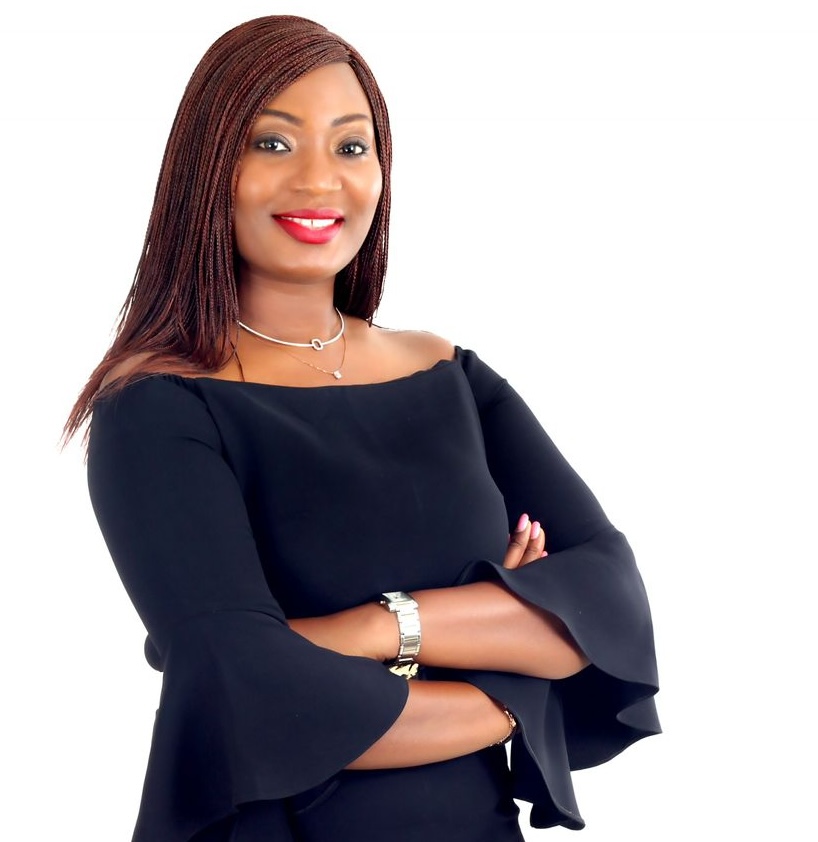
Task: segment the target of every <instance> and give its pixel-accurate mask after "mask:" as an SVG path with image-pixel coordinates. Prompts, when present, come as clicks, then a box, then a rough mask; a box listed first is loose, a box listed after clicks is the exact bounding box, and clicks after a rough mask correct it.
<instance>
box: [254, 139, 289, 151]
mask: <svg viewBox="0 0 818 842" xmlns="http://www.w3.org/2000/svg"><path fill="white" fill-rule="evenodd" d="M253 148H254V149H260V150H261V151H262V152H291V151H292V150H291V149H290V147H289V145H288V144H287V142H286V141H285V140H284V139H283V138H281V137H279V136H278V135H266V136H265V137H260V138H258V139H257V140H255V141H254V142H253Z"/></svg>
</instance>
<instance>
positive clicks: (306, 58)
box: [63, 15, 392, 442]
mask: <svg viewBox="0 0 818 842" xmlns="http://www.w3.org/2000/svg"><path fill="white" fill-rule="evenodd" d="M333 62H345V63H347V64H349V65H350V67H351V68H352V69H353V71H354V72H355V74H356V76H357V77H358V80H359V82H360V84H361V87H362V88H363V90H364V93H365V94H366V97H367V99H368V100H369V105H370V107H371V109H372V114H373V117H374V120H375V140H376V144H377V151H378V159H379V161H380V165H381V170H382V173H383V190H382V193H381V198H380V202H379V204H378V207H377V210H376V212H375V218H374V221H373V223H372V227H371V228H370V230H369V233H368V235H367V237H366V239H365V240H364V243H363V245H362V246H361V249H360V251H359V252H358V254H357V256H356V257H355V258H354V259H353V260H352V262H351V263H350V264H349V265H348V266H346V267H345V268H344V269H342V270H341V272H339V274H338V276H337V278H336V281H335V305H336V306H337V307H338V308H339V309H340V310H342V311H343V312H345V313H348V314H350V315H353V316H359V317H361V318H363V319H366V320H368V321H370V322H371V320H372V317H373V315H374V314H375V311H376V309H377V307H378V304H379V303H380V300H381V294H382V290H383V279H384V275H385V272H386V260H387V247H388V234H389V230H388V229H389V208H390V170H391V164H392V139H391V134H390V131H389V117H388V114H387V110H386V104H385V103H384V100H383V96H382V94H381V92H380V89H379V88H378V84H377V82H376V81H375V78H374V76H373V75H372V72H371V71H370V69H369V67H368V66H367V65H366V63H365V62H364V60H363V58H362V57H361V56H360V55H359V53H358V52H357V51H356V50H355V49H354V48H353V47H351V46H350V45H349V44H348V43H347V42H346V41H344V40H342V39H341V38H339V37H338V36H337V35H335V34H333V33H331V32H329V31H328V30H327V29H326V28H324V27H323V26H321V25H320V24H317V23H314V22H313V21H310V20H306V19H304V18H299V17H294V16H290V15H273V16H269V17H263V18H257V19H255V20H251V21H248V22H246V23H243V24H241V25H239V26H237V27H235V28H234V29H231V30H230V31H229V32H226V33H225V34H224V35H223V36H222V37H221V38H219V39H218V40H217V41H216V42H215V43H214V44H213V45H212V46H211V47H210V48H209V49H208V50H207V52H206V53H205V55H204V56H203V57H202V60H201V61H200V62H199V64H198V66H197V67H196V69H195V70H194V71H193V75H192V76H191V78H190V81H189V82H188V85H187V88H186V89H185V92H184V94H183V96H182V100H181V102H180V104H179V110H178V111H177V113H176V118H175V120H174V122H173V126H172V128H171V130H170V136H169V137H168V142H167V146H166V148H165V154H164V158H163V160H162V166H161V169H160V172H159V178H158V181H157V185H156V193H155V195H154V201H153V208H152V210H151V214H150V219H149V221H148V228H147V233H146V235H145V243H144V246H143V249H142V255H141V257H140V259H139V263H138V264H137V269H136V274H135V277H134V282H133V285H132V286H131V289H130V292H129V293H128V296H127V298H126V300H125V304H124V305H123V307H122V310H121V311H120V314H119V321H118V324H117V329H116V334H115V337H114V340H113V342H112V344H111V346H110V348H109V349H108V351H107V353H106V354H105V356H104V357H103V359H102V362H100V363H99V365H98V366H97V367H96V368H95V369H94V371H93V373H92V374H91V377H90V378H89V380H88V382H87V384H86V385H85V388H84V389H83V390H82V392H81V393H80V395H79V398H78V399H77V402H76V403H75V404H74V407H73V409H72V410H71V414H70V415H69V417H68V420H67V421H66V424H65V429H64V435H63V440H64V441H65V442H67V441H68V440H69V439H70V438H71V437H72V436H73V435H75V434H76V432H77V431H78V430H79V429H80V427H82V426H83V425H84V424H85V422H86V421H87V420H88V419H89V417H90V415H91V412H92V411H93V404H94V401H95V399H96V397H97V395H98V394H99V392H100V388H101V386H102V383H103V381H104V379H105V377H106V375H108V374H109V372H110V371H111V370H112V369H113V368H114V367H115V366H117V365H118V364H120V363H122V362H123V361H125V360H128V359H130V358H132V357H133V356H134V355H135V354H144V358H143V359H142V361H141V362H140V363H139V365H137V366H136V367H135V368H134V370H133V371H131V372H129V374H128V375H127V376H126V377H123V378H120V379H117V380H115V381H114V383H112V384H111V385H110V386H106V388H105V391H106V393H107V392H108V390H109V389H116V388H121V387H122V386H123V385H124V384H125V383H127V382H130V381H132V380H133V379H134V378H136V377H140V376H144V375H146V374H149V373H154V372H158V371H163V370H167V369H168V368H169V367H172V368H173V370H174V371H177V372H187V371H189V372H190V373H202V372H212V371H216V370H218V369H219V368H221V367H222V366H223V365H224V364H225V363H226V362H227V360H228V358H229V356H230V354H231V352H232V349H231V346H230V336H231V329H232V328H233V326H234V325H235V324H236V321H237V319H238V299H237V294H236V278H237V272H236V265H235V258H236V255H235V254H234V248H233V230H232V218H233V183H232V182H233V173H234V170H235V167H236V164H237V163H238V161H239V158H240V157H241V154H242V151H243V149H244V146H245V143H246V139H247V135H248V133H249V131H250V129H251V127H252V125H253V123H254V122H255V121H256V119H257V118H258V116H259V114H260V112H261V110H262V109H263V108H264V105H265V104H266V103H267V102H269V100H270V99H272V98H273V97H275V96H277V95H278V94H279V93H281V91H283V90H284V89H285V88H287V87H288V86H289V85H291V84H292V83H293V82H295V81H296V80H297V79H298V78H299V77H301V76H303V75H304V74H306V73H309V72H310V71H311V70H315V69H316V68H318V67H322V66H324V65H327V64H331V63H333Z"/></svg>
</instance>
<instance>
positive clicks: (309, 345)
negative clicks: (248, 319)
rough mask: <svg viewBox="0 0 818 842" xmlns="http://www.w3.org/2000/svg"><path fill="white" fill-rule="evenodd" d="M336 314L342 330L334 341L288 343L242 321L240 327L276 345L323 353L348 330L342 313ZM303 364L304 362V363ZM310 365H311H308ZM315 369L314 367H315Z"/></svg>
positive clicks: (316, 339)
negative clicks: (254, 328)
mask: <svg viewBox="0 0 818 842" xmlns="http://www.w3.org/2000/svg"><path fill="white" fill-rule="evenodd" d="M335 312H336V313H337V314H338V318H339V319H340V320H341V328H340V330H339V331H338V333H336V334H335V336H333V337H332V339H327V340H325V341H323V342H322V341H321V340H320V339H318V338H315V339H310V341H309V342H286V341H285V340H283V339H276V338H275V337H274V336H267V335H266V334H264V333H260V332H259V331H257V330H253V328H251V327H247V325H246V324H245V323H244V322H242V321H240V322H239V327H241V328H244V330H246V331H247V332H248V333H252V334H253V336H258V338H259V339H266V340H267V341H268V342H275V343H276V345H287V346H288V347H290V348H312V349H314V350H315V351H323V350H324V348H326V347H327V345H332V343H333V342H337V341H338V340H339V339H340V338H341V337H342V336H343V335H344V330H345V329H346V324H345V322H344V317H343V315H342V314H341V311H340V310H339V309H338V308H337V307H336V308H335ZM302 362H303V361H302ZM306 364H307V365H309V363H306ZM313 368H314V366H313ZM319 371H323V369H319ZM332 373H333V372H330V371H327V372H326V374H332Z"/></svg>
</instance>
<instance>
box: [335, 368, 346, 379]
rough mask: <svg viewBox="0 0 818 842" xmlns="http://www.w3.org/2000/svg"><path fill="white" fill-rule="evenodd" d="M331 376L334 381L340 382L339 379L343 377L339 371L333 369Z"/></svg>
mask: <svg viewBox="0 0 818 842" xmlns="http://www.w3.org/2000/svg"><path fill="white" fill-rule="evenodd" d="M332 376H333V377H334V378H335V379H336V380H340V379H341V378H342V377H343V376H344V375H343V374H341V372H340V371H338V369H335V371H333V372H332Z"/></svg>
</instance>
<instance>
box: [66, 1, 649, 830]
mask: <svg viewBox="0 0 818 842" xmlns="http://www.w3.org/2000/svg"><path fill="white" fill-rule="evenodd" d="M390 160H391V139H390V134H389V125H388V119H387V112H386V107H385V105H384V103H383V99H382V96H381V94H380V91H379V89H378V86H377V84H376V82H375V80H374V78H373V76H372V74H371V72H370V70H369V69H368V67H367V66H366V64H365V63H364V62H363V60H362V58H361V57H360V56H359V55H358V53H357V52H356V51H355V50H354V49H353V48H352V47H350V46H349V45H348V44H346V43H345V42H344V41H343V40H341V39H340V38H338V37H337V36H335V35H333V34H332V33H329V32H328V31H326V30H325V29H324V28H323V27H321V26H319V25H317V24H315V23H312V22H310V21H306V20H303V19H300V18H295V17H267V18H261V19H258V20H254V21H250V22H248V23H245V24H243V25H241V26H238V27H236V28H235V29H233V30H231V31H230V32H228V33H226V34H225V35H224V36H222V38H220V39H219V40H218V41H216V43H215V44H214V45H213V46H212V47H211V48H210V49H209V50H208V52H207V53H206V54H205V56H204V57H203V59H202V61H201V62H200V64H199V66H198V67H197V69H196V71H195V72H194V74H193V76H192V78H191V80H190V82H189V84H188V87H187V89H186V91H185V94H184V96H183V99H182V102H181V104H180V107H179V112H178V114H177V117H176V121H175V122H174V125H173V128H172V130H171V133H170V138H169V141H168V146H167V150H166V154H165V158H164V161H163V165H162V170H161V173H160V176H159V181H158V186H157V191H156V197H155V202H154V207H153V212H152V214H151V218H150V222H149V225H148V231H147V236H146V240H145V246H144V250H143V253H142V257H141V260H140V263H139V267H138V271H137V274H136V279H135V282H134V285H133V287H132V289H131V292H130V294H129V297H128V300H127V302H126V307H125V310H124V313H123V318H122V321H121V324H120V327H119V330H118V333H117V336H116V338H115V340H114V342H113V344H112V346H111V348H110V349H109V351H108V353H107V354H106V356H105V358H104V359H103V361H102V362H101V363H100V365H99V366H98V367H97V369H96V370H95V371H94V373H93V374H92V376H91V378H90V380H89V382H88V384H87V385H86V387H85V389H84V391H83V392H82V393H81V395H80V398H79V400H78V402H77V404H76V406H75V407H74V410H73V412H72V414H71V417H70V418H69V421H68V424H67V427H66V430H67V433H68V435H71V434H73V433H75V432H76V431H77V430H78V428H79V427H80V426H81V425H82V424H83V423H84V422H85V421H86V420H87V419H88V418H89V417H90V416H91V414H92V410H93V417H92V419H91V426H90V436H89V453H88V460H89V464H88V469H89V487H90V491H91V497H92V501H93V504H94V508H95V511H96V514H97V517H98V520H99V523H100V527H101V529H102V531H103V534H104V535H105V539H106V541H107V543H108V546H109V549H110V551H111V554H112V556H113V559H114V562H115V564H116V566H117V569H118V571H119V573H120V575H121V577H122V580H123V582H124V584H125V586H126V588H127V589H128V592H129V594H130V596H131V598H132V600H133V602H134V605H135V606H136V608H137V610H138V611H139V614H140V616H141V618H142V620H143V621H144V623H145V626H146V628H147V630H148V635H149V636H148V640H147V643H146V655H147V657H148V660H149V661H150V663H151V664H152V665H154V666H155V667H157V668H158V669H161V670H163V672H164V680H163V690H162V697H161V701H160V706H159V710H158V712H157V719H156V725H155V730H154V736H153V745H152V750H151V757H150V761H149V766H148V770H147V774H146V780H145V789H144V792H143V798H142V806H141V810H140V814H139V818H138V821H137V827H136V831H135V834H134V839H135V840H137V842H142V840H145V842H147V840H150V842H157V841H158V840H161V841H162V842H166V841H167V842H182V840H191V839H195V840H199V842H201V841H202V840H211V842H212V841H213V840H228V839H230V840H233V842H256V840H258V842H261V840H273V839H275V840H304V842H322V840H338V839H345V840H346V839H348V840H372V842H378V840H390V842H396V840H404V841H405V842H417V840H421V839H423V840H425V842H429V841H430V840H446V841H447V842H457V841H458V840H462V842H481V841H482V840H486V842H511V840H516V842H519V840H521V839H522V836H521V832H520V829H519V825H518V821H517V813H518V811H517V807H516V805H515V803H514V800H513V799H514V798H518V799H524V800H527V801H530V802H532V804H533V807H532V812H531V823H532V824H533V825H534V826H537V827H547V826H551V825H554V824H562V825H564V826H566V827H572V828H579V827H582V825H583V823H582V819H581V817H580V816H579V813H578V811H577V807H576V804H575V802H574V798H573V793H572V790H571V782H570V775H569V769H570V768H581V767H583V766H589V765H593V764H596V763H600V762H602V761H604V760H607V759H608V758H609V757H610V756H612V755H613V754H616V753H618V752H619V751H621V750H622V749H623V748H624V747H626V746H627V745H628V744H630V743H632V742H633V741H634V740H637V739H639V738H640V737H643V736H646V735H648V734H652V733H656V732H658V730H659V729H658V723H657V720H656V716H655V711H654V708H653V703H652V696H653V694H654V693H655V692H656V689H657V688H656V673H655V665H654V658H653V645H652V633H651V625H650V615H649V611H648V607H647V602H646V599H645V595H644V590H643V588H642V583H641V580H640V578H639V574H638V572H637V570H636V568H635V566H634V564H633V559H632V555H631V553H630V549H629V547H628V545H627V542H626V541H625V539H624V538H623V536H622V535H621V534H620V533H619V532H617V531H616V530H615V529H614V528H613V527H612V526H611V524H610V523H609V522H608V520H607V518H606V517H605V515H604V513H603V512H602V510H601V509H600V507H599V505H598V503H597V502H596V500H595V499H594V497H593V496H592V494H591V493H590V492H589V491H588V489H587V488H586V487H585V485H584V484H583V483H582V481H581V480H580V479H579V478H578V477H577V476H576V474H575V473H574V472H573V471H572V470H571V468H570V467H569V466H568V465H567V464H566V463H565V461H564V460H563V459H562V457H561V456H560V454H559V453H558V452H557V451H556V449H555V448H554V446H553V445H552V443H551V442H550V440H549V439H548V437H547V436H546V435H545V433H544V432H543V431H542V429H541V428H540V426H539V425H538V423H537V422H536V421H535V419H534V418H533V417H532V416H531V413H530V412H529V411H528V409H527V408H526V407H525V406H524V404H523V403H522V401H521V400H520V398H519V397H518V396H517V395H516V394H515V393H514V391H513V390H512V389H511V388H510V387H509V386H508V384H507V383H506V382H505V381H504V380H502V379H501V378H500V377H498V376H497V375H496V374H495V373H494V372H493V371H492V370H491V369H490V368H489V367H488V366H486V365H485V364H484V363H482V362H481V361H480V360H479V359H478V358H477V357H476V356H475V355H474V353H472V352H470V351H465V350H463V349H461V348H456V347H453V346H452V345H451V344H450V343H448V342H447V341H445V340H443V339H441V338H439V337H436V336H432V335H430V334H426V333H421V332H397V331H388V330H383V329H380V328H378V327H375V326H373V324H372V317H373V314H374V312H375V310H376V308H377V305H378V303H379V301H380V296H381V289H382V282H383V276H384V272H385V268H386V254H387V234H388V220H389V200H390V192H389V172H390ZM546 534H547V536H548V542H549V547H548V552H546V550H545V537H546ZM407 677H409V678H411V680H406V678H407ZM509 740H511V743H512V744H511V755H510V756H511V771H510V770H509V767H508V765H507V754H506V750H505V748H504V744H505V743H506V742H507V741H509Z"/></svg>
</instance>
